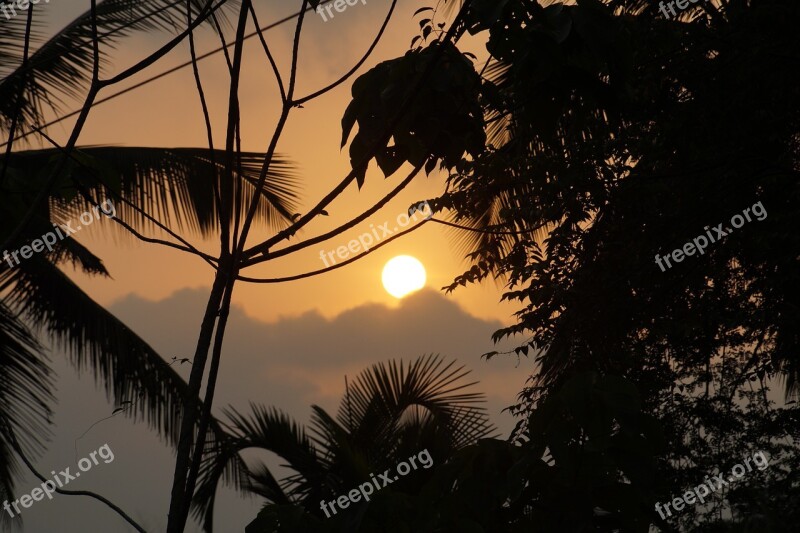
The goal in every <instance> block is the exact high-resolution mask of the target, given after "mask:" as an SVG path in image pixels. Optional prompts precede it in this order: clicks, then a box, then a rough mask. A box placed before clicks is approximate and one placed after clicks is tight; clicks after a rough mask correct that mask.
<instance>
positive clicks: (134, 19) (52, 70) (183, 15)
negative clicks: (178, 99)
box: [0, 0, 239, 129]
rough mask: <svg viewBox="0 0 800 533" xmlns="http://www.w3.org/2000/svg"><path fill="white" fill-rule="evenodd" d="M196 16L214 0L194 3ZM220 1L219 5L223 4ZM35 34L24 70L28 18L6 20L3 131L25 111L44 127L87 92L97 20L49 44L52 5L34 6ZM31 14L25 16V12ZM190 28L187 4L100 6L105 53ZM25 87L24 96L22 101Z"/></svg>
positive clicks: (115, 2)
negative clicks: (130, 41) (142, 37)
mask: <svg viewBox="0 0 800 533" xmlns="http://www.w3.org/2000/svg"><path fill="white" fill-rule="evenodd" d="M189 1H191V4H192V11H193V13H194V14H195V15H196V14H197V13H199V12H200V10H201V9H202V8H203V7H205V6H206V5H207V4H209V2H210V1H211V0H189ZM220 1H224V0H216V1H213V3H212V4H211V5H217V4H218V3H220ZM224 3H225V6H224V7H223V9H221V10H219V11H217V13H219V14H220V15H219V16H220V17H222V19H223V21H224V11H223V10H224V9H230V8H233V7H234V6H236V5H237V4H238V3H239V0H227V1H224ZM34 9H35V10H36V11H35V12H34V24H33V29H34V32H33V34H32V36H31V37H32V39H31V42H32V49H33V50H34V51H33V53H31V54H30V57H29V60H28V66H27V67H26V68H24V69H23V68H22V56H23V46H24V42H25V38H24V35H25V23H26V16H25V14H22V15H17V16H16V17H12V18H11V19H8V20H6V19H5V17H3V22H2V23H3V32H2V33H1V34H0V76H1V77H2V81H0V129H8V127H9V124H10V121H11V118H12V117H13V116H15V114H16V113H17V112H18V111H17V110H19V113H20V115H19V118H20V124H21V125H22V126H30V125H33V124H40V123H41V119H42V113H43V111H45V109H46V108H47V109H50V110H52V111H54V112H58V111H59V110H60V109H61V104H62V103H63V100H64V98H65V97H68V98H74V97H77V96H78V95H80V94H81V92H82V89H84V88H85V87H86V85H87V83H88V81H89V80H90V79H91V73H92V64H93V59H92V56H93V52H92V17H91V12H89V11H87V12H86V13H84V14H83V15H81V16H79V17H78V18H76V19H75V20H74V21H73V22H72V23H70V24H69V25H68V26H67V27H65V28H64V29H63V30H62V31H60V32H59V33H57V34H56V35H55V36H53V37H52V38H50V39H49V40H47V41H44V40H43V39H42V31H41V30H42V29H43V25H42V23H41V20H42V18H41V17H39V16H37V14H41V13H43V11H44V10H45V9H46V4H40V5H37V6H35V7H34ZM21 13H25V12H21ZM186 25H187V0H136V1H132V0H105V1H101V2H98V4H97V31H98V34H99V35H101V36H103V37H102V38H101V39H100V41H101V47H100V48H101V53H102V51H103V50H107V49H108V48H109V47H113V46H114V45H116V44H118V43H119V42H120V40H121V39H122V38H124V37H125V36H127V35H130V34H131V33H133V32H136V31H146V30H151V31H152V30H171V31H174V32H177V31H178V30H180V29H183V28H185V27H186ZM21 88H22V98H21V99H19V101H18V97H19V95H20V89H21Z"/></svg>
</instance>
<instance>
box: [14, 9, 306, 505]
mask: <svg viewBox="0 0 800 533" xmlns="http://www.w3.org/2000/svg"><path fill="white" fill-rule="evenodd" d="M188 1H189V2H190V3H191V4H192V7H193V8H194V12H195V13H196V12H197V11H198V10H199V9H200V8H202V7H203V6H205V5H206V4H207V0H188ZM236 3H237V2H236V0H231V1H229V2H228V4H231V5H233V4H236ZM186 11H187V1H179V2H175V1H168V0H142V1H139V2H129V1H127V0H106V1H102V2H99V3H98V5H97V26H98V32H99V33H100V35H101V37H102V42H103V43H104V44H106V45H107V44H113V43H115V42H117V41H118V40H119V38H120V37H122V36H124V35H127V34H129V33H130V32H132V31H135V30H153V29H164V28H177V27H180V25H184V26H185V24H186V17H187V12H186ZM218 13H220V17H221V23H224V14H223V13H222V12H221V11H220V12H218ZM214 22H215V23H216V24H219V23H220V21H219V20H216V19H215V20H214ZM26 24H27V20H26V16H24V15H20V16H18V17H16V18H12V19H10V20H4V21H3V27H4V29H3V33H2V34H1V35H0V75H5V77H4V78H3V79H2V80H0V130H3V131H5V132H7V133H8V134H9V135H8V137H9V140H11V138H13V137H14V135H15V134H16V133H17V132H18V131H19V130H20V129H22V128H25V127H27V128H36V127H38V126H39V125H41V123H42V117H43V111H44V107H48V108H49V109H51V110H52V111H55V112H58V111H59V106H58V103H59V102H60V101H62V98H63V97H64V96H68V97H71V96H75V95H76V94H79V93H80V92H81V89H82V88H83V87H84V86H85V84H86V83H87V80H88V79H89V75H90V73H91V65H92V51H91V35H92V24H91V15H90V14H89V13H86V14H84V15H82V16H81V17H79V18H77V19H76V20H75V21H73V22H72V23H71V24H69V25H68V26H67V27H66V28H64V29H63V30H62V31H61V32H59V33H58V34H56V35H55V36H54V37H52V38H51V39H50V40H48V41H46V42H43V43H41V44H40V43H39V41H37V39H36V32H35V30H36V19H34V20H33V29H34V31H33V32H32V33H31V37H30V44H31V48H33V47H34V46H36V45H37V44H40V45H39V46H38V48H36V49H35V51H33V52H32V53H30V54H29V55H28V57H27V60H26V61H23V58H24V57H25V54H23V47H24V44H23V43H25V42H26ZM223 155H224V153H223V152H222V151H215V152H211V151H210V150H209V149H201V148H175V149H163V148H138V147H102V146H100V147H98V146H95V147H85V148H77V149H76V150H75V151H74V152H73V155H72V156H71V159H70V160H69V163H68V164H67V168H66V169H65V171H64V172H63V174H62V175H61V176H59V181H58V182H57V184H56V187H55V188H53V189H52V190H51V191H50V192H49V194H50V196H49V201H48V202H47V203H44V204H43V205H41V206H40V207H39V206H36V210H35V212H34V216H33V219H32V220H31V221H30V223H29V224H27V226H26V227H25V228H24V234H23V235H22V237H21V238H22V240H23V241H26V242H29V241H30V240H31V239H35V238H38V237H41V236H42V235H44V234H45V233H47V232H50V231H52V230H53V227H52V226H53V223H57V222H66V221H68V220H70V219H75V218H77V216H78V215H79V214H80V213H83V212H86V211H88V210H89V208H90V207H91V205H92V203H94V202H93V201H92V200H94V201H96V202H99V201H100V200H101V199H109V200H112V201H113V202H114V203H115V204H116V210H117V216H118V218H119V219H121V220H124V221H125V223H127V224H128V225H129V226H130V227H131V229H134V230H136V231H148V230H152V229H153V228H154V227H155V226H156V224H155V223H154V221H156V220H158V221H159V222H161V223H163V224H164V225H166V226H169V227H171V228H177V229H179V230H180V229H187V230H189V232H190V233H193V234H195V235H200V236H203V237H209V236H211V235H214V234H215V233H216V232H217V230H218V226H219V223H218V222H219V212H220V206H219V202H218V201H217V196H216V189H217V187H219V180H221V179H222V177H223V167H222V165H221V163H220V162H221V161H224V157H223ZM58 157H61V153H60V151H59V150H52V149H47V150H25V151H16V152H11V153H8V154H6V156H5V157H3V159H2V162H1V163H0V168H2V174H0V242H5V241H6V239H7V238H8V237H9V235H11V234H12V232H13V231H14V230H15V229H16V228H17V227H18V226H19V224H20V222H21V221H22V220H23V219H24V217H25V215H26V213H27V211H28V210H29V209H30V208H31V205H32V204H33V203H34V202H33V199H34V198H35V197H36V196H37V194H38V193H39V192H40V191H41V190H42V186H43V183H44V181H45V180H46V179H47V178H48V177H49V175H50V173H52V172H53V169H54V164H53V163H54V161H55V159H56V158H58ZM263 157H264V155H263V154H258V153H242V154H239V165H238V168H237V171H236V172H235V173H234V183H233V184H229V186H230V188H231V190H233V191H234V194H236V195H238V197H241V198H243V199H245V200H246V199H248V198H252V197H254V196H255V195H257V194H260V195H262V197H263V200H265V201H262V202H260V206H259V211H258V213H257V216H258V220H259V221H260V222H262V223H266V224H268V225H269V226H270V227H272V228H275V229H280V228H283V227H285V226H286V224H287V221H289V220H290V219H291V213H293V212H294V211H293V209H294V206H295V201H296V198H297V186H296V180H295V177H294V175H293V172H292V166H291V165H290V164H289V163H287V162H286V161H285V160H280V158H279V159H278V160H276V161H274V162H273V165H272V167H271V169H270V173H269V176H268V180H267V182H266V184H265V186H264V187H263V188H262V189H261V190H256V182H257V179H256V178H257V176H258V172H259V170H260V168H261V166H260V163H261V161H263ZM244 205H246V203H245V204H244ZM230 216H231V217H237V216H241V213H230ZM105 227H112V226H111V225H110V224H109V225H107V226H105ZM0 253H2V250H0ZM69 264H71V265H72V266H73V267H74V268H76V269H78V270H79V271H82V272H84V273H86V274H91V275H101V276H108V275H109V272H108V271H107V270H106V268H105V266H104V265H103V262H102V261H101V259H100V258H98V257H97V256H95V255H94V254H93V253H92V252H91V251H90V250H89V249H87V248H86V247H84V246H83V245H81V244H80V243H78V242H77V241H76V240H75V239H73V238H71V237H67V238H65V239H64V240H61V241H59V242H57V243H56V245H55V246H54V247H53V250H52V251H45V252H44V253H40V254H35V255H34V256H33V257H31V258H30V259H27V260H25V261H22V262H21V263H20V264H19V265H13V267H12V265H10V264H7V263H6V262H5V261H3V262H2V263H0V416H1V417H2V418H3V419H5V420H7V421H8V425H9V426H10V430H9V431H13V435H16V436H17V437H18V440H19V442H21V443H22V445H23V447H24V448H26V451H28V452H34V453H35V452H36V451H38V450H40V449H41V446H42V442H43V440H44V438H45V437H46V436H47V430H48V420H49V415H50V402H51V400H52V393H51V388H52V387H51V375H50V368H49V365H48V358H47V352H46V350H45V349H44V348H43V346H42V344H41V343H40V340H39V339H40V338H42V339H48V340H50V341H52V342H53V343H54V344H55V345H56V346H58V347H59V348H62V349H64V350H65V351H66V352H67V354H68V355H69V356H70V361H71V362H72V363H73V364H74V365H75V366H76V368H79V369H81V368H90V369H91V370H92V371H93V372H94V376H95V378H96V379H97V380H98V381H101V382H103V383H104V386H105V390H106V393H107V395H108V396H109V397H110V398H113V399H114V401H115V403H116V405H121V404H123V402H125V405H127V406H128V407H127V408H126V410H125V412H126V414H127V415H128V416H131V417H133V418H134V419H135V420H142V419H143V420H146V421H147V422H148V424H149V425H150V426H151V427H152V428H153V429H155V430H156V431H158V432H159V433H160V434H161V435H162V436H163V437H164V438H166V439H167V440H168V441H169V442H170V443H171V444H172V445H176V444H177V441H178V431H179V427H180V407H181V405H183V403H184V401H185V398H186V394H187V390H188V389H187V386H186V383H185V382H184V380H183V379H182V378H181V377H180V376H179V375H178V374H177V372H175V370H174V369H173V368H172V367H171V366H170V365H169V364H167V363H166V362H165V360H164V358H162V357H161V356H160V355H159V354H158V353H156V351H155V350H153V349H152V348H151V347H150V346H149V345H148V344H147V343H146V342H145V341H144V340H143V339H141V338H140V337H139V336H138V335H136V334H135V333H134V332H133V331H131V330H130V329H129V328H128V327H126V326H125V324H123V323H122V322H121V321H119V320H118V319H117V318H116V317H115V316H113V315H112V314H111V313H109V312H108V311H107V310H106V309H104V308H103V307H102V306H101V305H99V304H98V303H97V302H95V301H94V300H92V298H90V297H89V295H87V294H86V293H84V292H83V291H82V290H81V289H80V288H79V287H78V286H77V285H76V284H75V283H73V282H72V281H71V280H70V279H69V277H67V275H66V274H65V273H64V271H63V270H62V269H63V267H65V266H67V265H69ZM199 409H200V408H199ZM197 418H199V412H198V415H197ZM4 427H5V426H4ZM219 435H221V429H220V428H219V426H218V425H217V423H216V422H215V421H214V422H212V427H211V428H210V435H209V441H210V442H214V441H215V439H216V438H217V436H219ZM11 437H12V435H8V434H6V433H5V432H3V431H0V499H13V496H12V492H13V487H14V482H13V481H14V474H15V472H16V469H17V466H16V463H15V461H14V456H13V453H12V446H11V442H12V438H11Z"/></svg>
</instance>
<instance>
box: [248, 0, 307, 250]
mask: <svg viewBox="0 0 800 533" xmlns="http://www.w3.org/2000/svg"><path fill="white" fill-rule="evenodd" d="M245 1H248V0H245ZM307 6H308V0H303V4H302V6H301V7H300V16H299V17H298V19H297V26H296V28H295V32H294V44H293V46H292V67H291V74H290V75H289V87H288V89H287V91H286V102H284V104H283V107H282V109H281V115H280V117H279V118H278V123H277V125H276V126H275V132H274V133H273V134H272V140H270V143H269V148H267V153H266V155H265V156H264V164H263V165H262V166H261V174H260V175H259V176H258V183H257V184H256V187H255V188H256V191H261V190H262V189H263V188H264V184H265V183H266V181H267V174H268V173H269V169H270V165H271V164H272V159H273V158H274V156H275V150H276V149H277V147H278V141H279V140H280V137H281V134H282V133H283V129H284V127H285V126H286V122H287V121H288V119H289V113H290V111H291V109H292V104H291V101H292V97H293V95H294V90H295V86H296V82H297V60H298V56H299V55H300V32H301V31H302V29H303V21H304V20H305V16H306V11H307ZM260 200H261V196H260V195H258V196H255V197H254V198H253V201H252V202H251V203H250V207H249V209H248V211H247V216H246V217H245V220H244V225H243V227H242V234H241V235H240V236H239V242H238V243H237V245H236V251H235V252H234V254H233V257H234V262H235V263H237V266H238V263H239V261H240V258H241V257H242V253H243V250H244V247H245V244H246V243H247V236H248V234H249V233H250V227H251V225H252V224H253V220H254V218H255V215H256V210H257V209H258V204H259V201H260Z"/></svg>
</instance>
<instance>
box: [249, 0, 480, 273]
mask: <svg viewBox="0 0 800 533" xmlns="http://www.w3.org/2000/svg"><path fill="white" fill-rule="evenodd" d="M303 5H305V2H304V3H303ZM469 5H470V2H469V0H467V1H466V2H464V4H463V5H462V7H461V10H460V11H459V13H458V16H457V17H456V20H455V21H454V22H453V25H452V26H451V27H450V29H449V30H448V32H447V39H452V38H455V39H458V38H459V37H460V35H461V34H463V30H458V29H457V28H459V26H460V22H461V21H462V20H463V18H464V17H465V16H466V12H467V8H468V6H469ZM443 53H444V47H440V48H439V50H438V51H437V52H436V54H435V56H434V58H433V60H432V61H431V62H430V63H429V64H428V66H427V67H426V69H425V71H424V72H423V73H422V75H421V76H420V78H419V79H418V80H417V82H416V84H415V85H414V86H413V88H412V90H411V91H410V92H409V94H408V96H407V97H406V98H405V100H404V101H403V103H402V104H400V106H399V108H398V110H397V113H396V114H395V116H394V118H393V119H392V120H391V121H389V124H387V126H386V128H385V131H383V132H382V135H381V136H379V137H378V140H377V141H376V142H375V143H374V144H373V146H372V147H371V148H370V150H368V152H367V154H365V155H364V157H363V158H362V160H361V161H359V162H357V164H355V165H353V168H352V170H350V172H348V174H347V175H346V176H345V177H344V179H342V181H341V182H340V183H339V185H337V186H336V187H335V188H334V189H333V190H332V191H331V192H330V193H328V194H327V195H326V196H325V197H324V198H323V199H322V200H320V201H319V203H317V205H316V206H315V207H314V208H313V209H311V211H309V212H308V213H306V214H305V215H304V216H302V217H300V218H299V219H298V220H297V222H295V223H293V224H292V225H290V226H289V227H288V228H285V229H283V230H282V231H280V232H278V233H276V234H275V235H274V236H272V237H270V238H269V239H267V240H265V241H263V242H261V243H260V244H257V245H255V246H253V247H252V248H249V249H248V250H246V251H245V252H244V257H245V258H251V257H253V256H255V255H258V254H260V253H261V254H264V253H269V249H270V248H272V247H273V246H274V245H275V244H277V243H279V242H281V241H283V240H285V239H288V238H289V237H291V236H292V235H294V234H295V233H297V232H298V231H299V230H300V229H302V228H303V227H305V226H306V225H307V224H308V223H309V222H311V221H312V220H313V219H314V218H316V217H317V216H318V215H319V214H320V213H322V211H323V210H324V209H325V207H327V206H328V204H330V203H331V202H332V201H333V200H335V199H336V198H337V197H338V196H339V195H340V194H341V193H342V192H343V191H344V190H345V189H346V188H347V187H348V186H349V185H350V184H351V183H352V182H353V180H355V179H356V175H357V174H358V172H359V170H361V169H362V168H363V167H364V166H366V165H368V164H369V161H370V160H371V159H372V158H373V157H374V156H375V152H376V151H377V150H379V149H380V147H381V145H382V144H384V143H386V142H388V141H389V139H390V137H391V133H392V131H393V130H394V128H395V126H396V125H397V124H398V123H399V122H400V121H401V120H402V119H403V116H404V113H405V110H406V108H407V107H408V106H409V105H410V104H411V103H412V102H413V101H414V99H415V98H416V96H417V92H418V91H419V89H420V88H421V87H422V86H423V84H424V83H425V82H426V81H427V79H428V77H429V76H430V75H431V74H432V73H433V71H434V69H435V68H436V66H437V65H438V62H439V59H440V58H441V55H442V54H443ZM290 99H291V95H290ZM262 174H263V171H262Z"/></svg>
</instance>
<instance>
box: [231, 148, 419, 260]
mask: <svg viewBox="0 0 800 533" xmlns="http://www.w3.org/2000/svg"><path fill="white" fill-rule="evenodd" d="M423 165H424V163H423ZM423 165H419V166H417V167H415V168H414V170H412V171H411V173H409V175H408V176H406V178H405V179H404V180H403V181H401V182H400V183H399V184H398V185H397V187H395V188H394V189H393V190H392V191H391V192H390V193H389V194H387V195H386V196H384V197H383V198H382V199H381V200H380V201H378V202H377V203H376V204H375V205H373V206H372V207H371V208H369V209H367V210H366V211H364V212H363V213H362V214H360V215H359V216H357V217H355V218H353V219H351V220H349V221H348V222H347V223H345V224H342V225H341V226H339V227H338V228H335V229H333V230H331V231H329V232H328V233H324V234H322V235H319V236H317V237H313V238H311V239H308V240H305V241H303V242H299V243H297V244H294V245H292V246H287V247H286V248H282V249H280V250H276V251H274V252H270V253H268V254H266V255H263V256H261V257H259V258H256V259H250V260H248V261H245V262H244V263H243V264H242V268H246V267H249V266H252V265H256V264H259V263H263V262H265V261H269V260H271V259H276V258H278V257H283V256H284V255H288V254H290V253H292V252H296V251H298V250H302V249H303V248H308V247H309V246H313V245H314V244H318V243H320V242H324V241H327V240H329V239H331V238H333V237H336V236H337V235H339V234H341V233H342V232H344V231H347V230H348V229H350V228H352V227H354V226H356V225H357V224H359V223H360V222H362V221H364V220H366V219H367V218H368V217H370V216H371V215H372V214H374V213H375V212H377V211H378V210H379V209H381V208H382V207H383V206H384V205H386V204H387V203H388V202H389V201H390V200H391V199H392V198H394V197H395V196H397V195H398V194H399V193H400V191H402V190H403V189H405V188H406V186H407V185H408V184H409V183H411V181H412V180H413V179H414V178H415V177H416V175H417V174H419V171H420V170H422V167H423Z"/></svg>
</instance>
